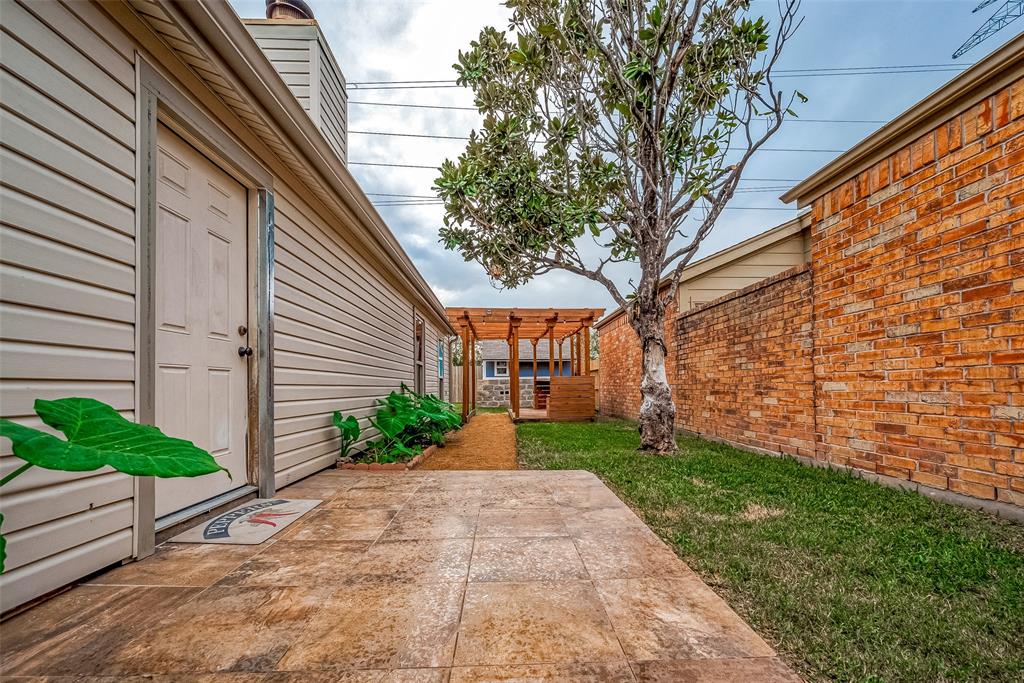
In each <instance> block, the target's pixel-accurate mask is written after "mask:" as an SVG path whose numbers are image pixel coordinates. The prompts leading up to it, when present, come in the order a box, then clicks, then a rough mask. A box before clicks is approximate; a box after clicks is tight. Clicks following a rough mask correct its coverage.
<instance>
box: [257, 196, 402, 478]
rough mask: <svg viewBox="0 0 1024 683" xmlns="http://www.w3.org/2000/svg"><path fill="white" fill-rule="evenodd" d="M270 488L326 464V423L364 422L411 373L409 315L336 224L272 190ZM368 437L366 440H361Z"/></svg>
mask: <svg viewBox="0 0 1024 683" xmlns="http://www.w3.org/2000/svg"><path fill="white" fill-rule="evenodd" d="M275 211H276V225H275V259H276V263H275V299H274V301H275V303H274V306H275V309H274V313H275V315H274V442H275V448H274V451H275V471H276V472H277V485H278V486H282V485H284V484H285V483H287V482H290V481H294V480H295V479H299V478H301V477H304V476H307V475H308V474H310V473H312V472H315V471H316V470H318V469H321V468H323V467H326V466H328V465H330V464H331V463H332V462H333V461H334V458H335V456H336V454H337V450H338V433H337V429H336V428H335V427H334V426H333V424H331V414H332V413H333V411H335V410H341V411H342V412H343V413H345V414H353V415H355V416H356V417H358V418H359V419H360V420H361V421H362V422H363V426H364V428H368V423H367V422H366V417H367V416H369V415H372V414H373V412H374V410H375V404H376V400H377V399H378V398H380V397H382V396H384V395H386V394H387V393H388V392H390V391H392V390H396V389H398V388H399V387H400V386H401V384H402V383H403V382H405V383H406V384H409V383H411V380H412V372H413V322H412V320H413V319H412V306H411V305H410V304H409V303H408V301H407V299H406V298H405V297H404V296H403V295H402V294H401V293H400V292H399V291H398V290H397V288H396V287H395V286H394V285H393V284H392V283H391V282H390V281H389V279H388V278H386V277H383V276H382V275H381V274H380V272H379V271H378V269H377V267H376V266H375V265H374V264H373V263H371V262H370V260H369V259H368V258H367V257H366V256H365V255H364V254H363V253H362V252H360V251H358V250H356V249H355V248H353V247H352V246H351V245H350V244H349V243H348V242H347V241H346V240H345V238H344V237H343V236H342V234H340V232H339V229H340V230H344V229H345V228H344V227H343V226H339V229H335V227H334V225H333V224H332V223H331V222H330V221H327V220H324V218H323V217H321V216H318V215H316V214H315V213H314V212H313V211H312V210H311V209H310V208H309V207H307V206H305V205H304V204H302V203H300V202H299V201H298V200H297V199H296V198H295V196H294V195H292V194H291V193H290V192H286V191H280V192H279V194H278V196H277V200H276V205H275ZM367 436H370V434H369V431H367Z"/></svg>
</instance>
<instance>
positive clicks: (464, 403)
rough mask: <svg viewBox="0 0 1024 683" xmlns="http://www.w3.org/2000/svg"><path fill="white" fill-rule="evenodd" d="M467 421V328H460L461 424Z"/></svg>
mask: <svg viewBox="0 0 1024 683" xmlns="http://www.w3.org/2000/svg"><path fill="white" fill-rule="evenodd" d="M468 419H469V326H468V325H463V326H462V423H463V424H465V423H466V420H468Z"/></svg>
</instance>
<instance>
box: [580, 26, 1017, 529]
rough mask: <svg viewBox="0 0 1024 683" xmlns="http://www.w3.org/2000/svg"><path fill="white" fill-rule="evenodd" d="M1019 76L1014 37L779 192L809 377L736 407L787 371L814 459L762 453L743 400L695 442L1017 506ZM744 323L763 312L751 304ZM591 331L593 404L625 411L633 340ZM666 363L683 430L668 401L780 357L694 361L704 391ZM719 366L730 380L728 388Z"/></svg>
mask: <svg viewBox="0 0 1024 683" xmlns="http://www.w3.org/2000/svg"><path fill="white" fill-rule="evenodd" d="M1022 72H1024V37H1018V38H1015V39H1013V40H1011V41H1010V42H1009V43H1008V44H1007V46H1005V47H1004V48H1002V49H1000V50H997V51H996V53H994V54H993V55H992V56H990V57H989V58H988V59H987V60H985V61H983V62H980V63H979V64H978V65H976V66H975V67H972V69H970V70H969V71H967V72H965V73H964V74H962V75H961V76H959V77H958V78H957V79H954V80H953V81H951V83H950V84H948V85H947V86H944V88H942V89H940V91H938V92H937V93H936V94H934V95H932V96H931V97H929V98H927V99H926V100H925V101H923V102H922V103H921V104H919V105H917V107H915V108H913V109H911V110H910V111H908V113H907V114H905V115H904V116H902V117H900V118H898V119H896V120H894V121H893V122H892V123H890V124H888V125H887V126H885V127H883V129H881V130H880V131H879V133H877V134H875V136H872V138H869V139H868V140H866V141H865V142H864V143H862V144H861V145H858V146H857V147H855V148H854V149H853V150H851V151H850V152H849V153H847V154H846V155H844V156H843V157H840V159H838V160H837V161H836V162H834V163H833V164H832V165H830V166H829V167H826V169H824V170H823V171H822V172H820V173H819V174H817V177H815V178H812V179H809V180H808V181H806V182H805V183H803V184H801V186H798V187H797V188H795V189H794V190H793V191H792V192H791V193H790V194H789V195H787V197H786V198H787V199H799V201H800V205H801V206H806V205H813V214H812V216H811V225H810V243H811V244H810V249H811V258H810V268H811V282H810V286H809V287H808V288H807V290H806V296H808V297H809V300H808V301H807V302H804V304H801V305H806V304H808V303H809V304H810V305H811V306H813V314H812V316H811V317H812V318H813V322H811V321H804V324H806V323H808V322H811V326H812V329H813V335H812V344H813V353H812V354H811V359H812V360H813V383H812V385H810V386H808V385H807V384H806V382H804V383H802V384H801V383H800V382H799V381H797V380H796V379H794V377H793V376H792V374H791V373H790V374H787V373H781V374H779V375H777V376H776V377H775V378H774V379H771V378H769V379H763V380H762V382H763V384H764V386H762V387H761V388H759V389H755V390H754V391H755V394H754V395H753V396H750V397H748V398H749V401H752V402H755V403H756V402H757V401H759V400H761V396H760V394H759V393H758V392H764V391H767V393H771V388H772V387H773V386H775V385H776V384H778V382H779V381H781V380H782V377H785V378H786V381H787V382H791V383H792V385H793V386H792V389H791V390H790V391H789V392H786V393H788V394H789V395H788V398H787V400H790V401H794V402H800V401H803V402H804V403H805V404H806V403H807V401H811V402H812V403H813V405H812V409H813V425H812V426H813V435H814V443H813V451H812V452H811V453H808V452H807V449H808V444H807V439H806V438H805V437H806V435H803V436H801V437H800V438H799V439H797V441H798V443H796V442H794V443H772V444H767V445H766V444H765V443H763V439H762V438H761V437H759V436H758V435H759V434H763V433H765V432H768V431H772V430H773V429H776V428H777V427H778V426H779V425H778V424H777V423H775V424H773V421H772V418H771V417H770V416H769V415H768V414H766V413H765V412H763V411H761V410H760V408H759V406H757V405H748V406H747V408H748V411H749V412H748V413H747V415H746V417H745V419H746V420H747V421H748V422H749V423H750V425H752V426H753V427H754V428H753V429H749V430H742V429H741V430H738V432H737V430H730V429H729V428H728V427H727V420H725V413H724V411H722V412H720V413H717V414H718V415H719V416H720V417H721V418H722V419H720V420H717V421H715V420H708V421H705V422H704V423H703V424H702V428H701V429H700V430H695V431H700V433H701V434H704V435H708V436H712V437H716V438H722V439H728V440H729V441H731V442H732V443H735V444H741V445H744V446H748V447H752V448H764V449H766V450H769V451H772V452H781V453H787V454H791V455H799V456H804V457H810V458H813V459H814V460H815V461H818V462H822V463H828V464H831V465H838V466H844V467H850V468H853V469H856V470H859V471H863V472H867V473H872V474H874V475H879V476H881V477H886V478H890V479H894V480H897V481H902V482H905V483H906V484H907V485H909V486H913V487H920V488H921V490H923V491H926V492H927V491H928V490H934V491H943V492H949V493H951V494H954V495H952V496H948V497H949V498H951V499H955V498H956V497H958V496H965V497H968V498H970V499H976V500H978V501H991V502H992V503H993V505H992V506H991V507H992V508H993V509H999V508H1000V506H1002V508H1003V509H1010V510H1011V511H1012V510H1017V511H1018V512H1019V508H1020V507H1021V506H1024V76H1022ZM742 295H743V296H744V297H745V298H746V304H747V305H746V306H745V307H742V306H741V307H738V308H745V310H744V311H743V312H742V313H741V312H740V311H739V310H737V311H736V312H735V314H734V315H733V316H732V317H728V318H726V319H723V320H721V321H720V324H721V325H722V326H724V327H720V328H719V330H720V331H721V330H726V329H731V332H732V333H733V334H734V335H735V337H734V338H733V340H732V341H733V342H734V343H736V344H744V343H748V342H750V340H751V339H752V337H751V335H753V338H756V337H757V335H759V334H761V333H762V332H761V331H762V330H764V329H769V328H770V327H771V319H770V317H765V318H763V319H762V320H761V321H760V322H759V323H758V324H757V325H754V326H747V325H743V324H741V319H740V318H739V317H737V316H741V315H742V316H746V317H755V318H756V316H757V315H758V314H759V312H758V311H757V310H754V309H752V308H751V306H753V303H752V302H753V301H754V299H755V298H756V295H755V294H753V293H751V292H743V293H742ZM729 298H730V297H724V299H726V300H728V299H729ZM722 305H725V301H723V300H719V301H718V302H711V303H708V304H705V305H704V307H703V308H702V309H700V310H699V311H697V312H693V311H691V312H688V313H684V314H683V317H684V319H685V320H687V321H688V323H687V324H690V325H693V324H695V319H696V318H698V317H700V316H705V317H707V316H714V315H716V313H715V309H716V307H720V306H722ZM760 314H761V315H765V316H768V312H767V310H766V309H763V308H762V310H761V312H760ZM678 325H679V315H678V314H674V315H672V316H670V319H669V322H668V323H667V327H669V329H668V330H667V338H668V339H672V340H675V339H677V337H678V335H680V334H685V332H680V330H679V329H678ZM601 327H602V329H601V336H600V344H601V358H602V370H603V374H604V377H603V379H604V387H603V390H602V395H601V400H602V410H603V412H605V413H606V414H611V415H622V416H627V417H634V416H635V415H634V414H630V412H627V410H626V408H628V407H629V406H630V403H631V402H632V399H631V398H630V396H628V395H623V391H626V392H629V391H633V392H634V393H635V387H636V384H635V383H634V384H632V385H630V383H629V380H630V379H631V378H632V377H635V376H638V374H637V373H636V372H634V371H635V370H636V367H638V366H635V365H634V361H633V360H632V357H633V355H636V354H632V355H631V351H630V350H629V348H630V346H635V345H636V340H635V336H634V335H632V330H630V329H629V328H628V326H627V325H625V321H624V319H622V318H621V317H620V318H618V319H615V320H612V321H611V322H610V323H608V324H607V325H602V326H601ZM801 329H802V328H801ZM688 343H689V344H690V349H689V353H690V354H699V353H701V346H700V345H701V344H702V343H703V342H702V341H701V340H700V339H694V340H689V342H688ZM798 353H799V352H798ZM676 355H678V350H676V353H674V354H670V362H669V367H668V371H669V376H670V378H671V379H672V381H673V386H674V390H675V391H676V400H677V405H680V413H679V427H680V428H682V429H691V427H692V426H693V425H692V424H688V421H692V420H693V415H694V414H696V413H695V412H694V410H695V409H694V408H692V407H691V408H689V409H686V406H685V405H682V404H681V403H680V401H681V399H680V392H682V391H685V392H686V393H687V394H688V395H687V397H686V399H685V401H692V402H697V403H700V402H704V404H705V405H704V407H703V408H697V409H696V410H703V411H705V412H707V413H709V414H711V415H714V414H716V413H714V410H715V409H714V408H713V406H712V404H713V402H714V401H715V398H714V391H715V390H718V391H721V390H722V387H723V383H724V384H728V383H729V382H733V386H734V388H736V389H739V386H740V385H739V384H737V382H741V381H742V382H744V383H746V385H747V386H754V387H756V386H757V381H756V380H751V375H758V374H759V373H760V372H761V370H760V368H764V367H774V368H778V367H780V366H781V365H783V364H785V363H787V362H788V360H789V359H790V358H792V355H793V350H792V349H789V350H783V349H781V348H780V349H777V350H776V352H774V355H773V354H768V355H767V356H766V357H765V358H763V359H761V361H760V362H754V361H753V360H752V359H745V358H742V357H740V356H739V355H737V356H735V357H730V358H729V359H728V360H727V361H724V360H719V359H716V358H715V357H714V356H709V357H707V358H706V359H705V361H704V362H705V363H706V364H707V366H708V368H709V371H708V372H707V374H706V376H705V380H706V381H705V383H704V384H703V385H701V384H700V383H694V382H693V380H692V377H689V376H688V377H686V378H684V377H681V373H683V372H684V371H685V372H688V373H692V372H693V365H692V364H690V365H688V366H687V367H686V369H685V370H684V367H682V364H681V362H680V358H677V357H675V356H676ZM623 359H626V360H623ZM635 362H636V363H638V362H639V361H638V359H637V360H636V361H635ZM725 363H732V367H728V368H727V367H725ZM744 364H746V365H744ZM727 371H728V372H727ZM732 371H738V372H736V374H735V377H733V378H730V377H728V376H727V375H728V374H729V373H730V372H732ZM776 372H778V371H777V370H776ZM794 372H795V371H794ZM612 377H614V378H615V379H613V378H612ZM739 378H745V379H742V380H741V379H739ZM616 379H617V380H619V381H616ZM611 386H615V387H616V388H617V389H618V390H617V391H615V392H613V391H610V390H609V387H611ZM701 386H703V389H701ZM621 387H626V389H624V390H623V389H621ZM799 387H803V389H800V388H799ZM811 389H813V390H811ZM798 394H802V396H801V395H798ZM709 397H710V398H709ZM804 407H806V406H804ZM1012 514H1014V515H1016V513H1012Z"/></svg>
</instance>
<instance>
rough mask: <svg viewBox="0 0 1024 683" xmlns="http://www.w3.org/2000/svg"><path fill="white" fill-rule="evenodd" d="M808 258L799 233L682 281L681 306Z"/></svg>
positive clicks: (786, 268) (705, 298)
mask: <svg viewBox="0 0 1024 683" xmlns="http://www.w3.org/2000/svg"><path fill="white" fill-rule="evenodd" d="M806 262H807V256H806V254H805V249H804V238H803V235H802V233H796V234H794V235H791V236H789V237H787V238H786V239H784V240H780V241H778V242H776V243H774V244H772V245H769V246H767V247H765V248H764V249H763V250H761V251H758V252H755V253H753V254H748V255H746V256H743V257H741V258H738V259H736V260H735V261H731V262H729V263H727V264H726V265H724V266H722V267H721V268H716V269H715V270H712V271H709V272H707V273H704V274H702V275H698V276H697V277H695V278H693V279H691V280H688V281H686V282H684V283H682V284H681V285H680V287H679V292H678V294H677V301H679V309H680V310H681V311H686V310H689V309H691V308H693V307H694V306H696V305H698V304H702V303H704V302H706V301H711V300H713V299H717V298H718V297H720V296H724V295H726V294H729V293H730V292H734V291H736V290H737V289H741V288H743V287H746V286H747V285H751V284H754V283H755V282H759V281H761V280H763V279H765V278H766V277H771V276H772V275H775V274H777V273H781V272H782V271H784V270H789V269H790V268H792V267H794V266H798V265H801V264H803V263H806Z"/></svg>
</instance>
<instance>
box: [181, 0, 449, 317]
mask: <svg viewBox="0 0 1024 683" xmlns="http://www.w3.org/2000/svg"><path fill="white" fill-rule="evenodd" d="M179 7H180V8H181V10H182V11H183V12H184V13H185V14H186V15H187V16H188V17H189V19H190V20H191V22H192V25H193V27H194V28H195V29H196V30H197V31H198V32H199V33H200V35H202V36H203V38H204V39H205V40H206V42H207V44H209V45H210V46H212V47H213V48H214V49H215V50H216V51H217V52H218V53H219V56H220V57H221V58H222V59H224V61H225V63H227V64H229V65H230V66H231V68H232V69H233V70H234V71H235V73H236V74H237V76H238V77H239V78H241V79H242V81H243V82H244V83H246V85H247V87H248V88H249V91H250V92H252V93H253V95H254V96H255V97H256V98H257V99H258V101H259V102H260V104H261V105H262V107H263V108H264V110H265V111H266V112H267V113H268V114H269V115H270V116H271V117H272V118H273V120H274V122H275V123H276V124H277V125H278V126H280V127H281V130H282V132H283V133H284V134H285V135H287V136H288V138H289V140H291V142H292V143H293V144H294V145H295V146H296V147H297V148H298V149H299V151H300V152H301V153H302V154H303V155H304V156H305V157H306V159H307V160H309V161H310V162H311V163H312V165H313V167H314V168H315V169H316V171H317V172H318V173H319V175H321V176H322V177H323V178H324V179H325V180H326V181H327V182H328V184H329V185H330V186H331V187H332V188H333V189H334V191H335V192H336V193H337V194H338V196H339V197H341V198H342V199H343V200H345V201H346V202H347V203H348V204H349V208H350V209H351V210H353V211H354V212H356V213H362V214H363V215H364V216H365V217H366V221H365V222H360V223H361V225H360V226H359V227H360V228H362V231H363V233H364V235H365V237H366V238H368V239H370V240H372V241H373V242H374V243H375V244H376V245H377V246H378V247H379V248H381V249H383V250H384V252H385V253H386V254H388V256H389V260H391V261H392V262H393V263H394V264H395V265H396V266H397V267H398V270H399V271H400V275H401V278H402V279H403V280H405V282H406V284H407V286H409V288H410V290H411V291H412V292H413V293H414V295H416V296H417V297H418V298H420V300H421V303H424V304H426V305H427V307H428V308H430V309H431V312H432V313H433V315H434V316H435V317H436V319H437V322H439V323H440V324H441V325H442V326H443V327H444V328H445V329H446V331H447V332H448V333H449V334H452V335H454V334H456V332H455V330H454V328H452V326H451V324H450V323H449V322H448V319H447V316H446V315H445V312H444V306H442V305H441V301H440V300H439V299H438V298H437V295H436V294H435V293H434V291H433V289H431V287H430V285H428V284H427V282H426V280H424V279H423V276H422V275H421V274H420V272H419V270H417V269H416V266H415V265H414V264H413V263H412V260H411V259H410V258H409V255H408V254H407V253H406V252H405V250H404V249H403V248H402V246H401V244H400V243H399V242H398V240H397V239H396V238H395V236H394V234H393V233H392V232H391V231H390V230H389V229H388V228H387V224H386V223H385V221H384V219H383V218H381V216H380V214H379V213H378V212H377V210H376V208H375V207H374V206H373V204H372V203H371V202H370V200H369V198H368V197H367V196H366V194H365V193H364V192H363V190H362V188H361V187H360V186H359V184H358V183H357V182H356V180H355V178H354V177H353V176H352V174H351V172H350V171H349V170H348V167H347V166H346V165H345V163H344V161H343V160H342V159H341V158H340V157H338V155H337V153H336V152H335V151H334V149H333V148H332V147H331V146H330V145H329V144H328V142H327V140H326V139H325V138H324V136H323V133H321V132H320V130H319V129H318V128H317V127H316V125H315V124H314V123H313V121H312V119H310V118H309V116H308V114H306V112H305V110H304V109H303V108H302V105H301V104H300V103H299V101H298V100H297V99H295V96H294V95H293V94H292V92H291V90H289V89H288V86H287V85H286V84H285V83H284V81H283V80H282V79H281V76H280V75H279V74H278V73H277V70H276V69H274V66H273V65H272V64H271V63H270V61H269V60H268V59H267V56H266V55H265V54H264V53H263V50H261V49H260V47H259V46H258V45H257V44H256V42H255V40H254V39H253V38H252V36H251V35H250V34H249V32H248V31H247V30H246V28H245V26H244V25H243V24H242V22H241V21H239V18H238V15H237V14H235V11H234V10H233V9H232V8H231V6H230V4H228V3H226V2H218V1H215V0H197V1H196V2H190V3H182V4H181V5H180V6H179Z"/></svg>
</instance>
